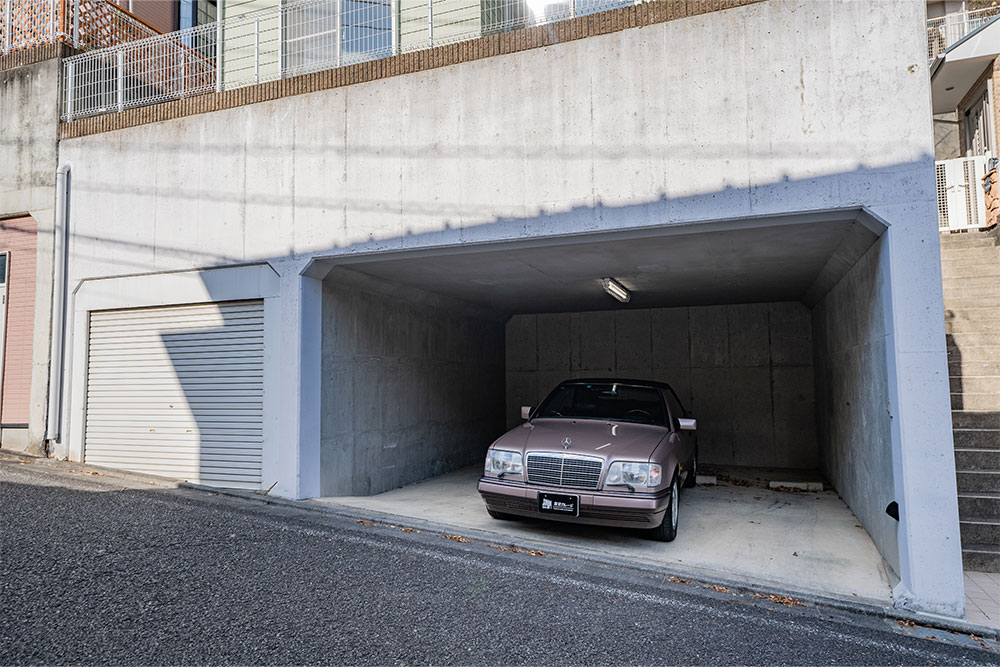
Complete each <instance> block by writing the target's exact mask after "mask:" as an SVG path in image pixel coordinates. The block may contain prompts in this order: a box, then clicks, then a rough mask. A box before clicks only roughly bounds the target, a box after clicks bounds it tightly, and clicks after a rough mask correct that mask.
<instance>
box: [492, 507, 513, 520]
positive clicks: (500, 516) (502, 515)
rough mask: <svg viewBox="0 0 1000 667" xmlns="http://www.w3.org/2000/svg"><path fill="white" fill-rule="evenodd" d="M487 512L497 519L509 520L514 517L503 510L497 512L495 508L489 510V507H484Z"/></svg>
mask: <svg viewBox="0 0 1000 667" xmlns="http://www.w3.org/2000/svg"><path fill="white" fill-rule="evenodd" d="M486 512H487V514H489V515H490V516H491V517H493V518H494V519H497V520H498V521H511V520H513V518H514V515H512V514H506V513H505V512H497V511H496V510H491V509H490V508H489V507H487V508H486Z"/></svg>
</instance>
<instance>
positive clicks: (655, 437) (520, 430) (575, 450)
mask: <svg viewBox="0 0 1000 667" xmlns="http://www.w3.org/2000/svg"><path fill="white" fill-rule="evenodd" d="M668 433H669V431H668V430H667V429H666V428H664V427H662V426H653V425H650V424H633V423H630V422H608V421H602V420H596V419H565V418H556V419H550V418H545V419H533V420H531V421H530V422H527V423H525V424H522V425H521V426H518V427H516V428H513V429H511V430H510V431H508V432H507V433H506V434H504V435H503V436H502V437H501V438H500V439H499V440H497V441H496V442H495V443H493V446H494V447H495V448H496V449H508V450H512V451H519V452H522V453H527V452H559V453H562V452H565V453H568V454H581V455H587V456H599V457H602V458H604V459H605V460H606V461H611V460H619V461H622V460H628V461H648V460H649V457H650V456H651V455H652V453H653V450H654V449H656V447H657V445H659V444H660V441H662V440H663V439H664V438H665V437H666V436H667V435H668ZM566 438H569V440H570V443H569V447H563V442H564V440H565V439H566Z"/></svg>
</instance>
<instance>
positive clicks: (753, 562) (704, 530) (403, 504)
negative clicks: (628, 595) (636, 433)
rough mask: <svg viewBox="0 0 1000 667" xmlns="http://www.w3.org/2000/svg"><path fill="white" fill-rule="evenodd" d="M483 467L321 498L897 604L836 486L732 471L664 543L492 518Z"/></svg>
mask: <svg viewBox="0 0 1000 667" xmlns="http://www.w3.org/2000/svg"><path fill="white" fill-rule="evenodd" d="M481 471H482V468H481V467H479V466H476V467H473V468H466V469H463V470H459V471H457V472H453V473H449V474H446V475H442V476H441V477H436V478H434V479H430V480H426V481H423V482H418V483H416V484H411V485H409V486H405V487H403V488H400V489H395V490H393V491H389V492H386V493H382V494H379V495H375V496H365V497H338V498H323V499H320V500H318V501H317V502H322V503H324V504H330V505H344V506H349V507H352V508H356V509H364V510H370V511H374V512H382V513H386V514H390V515H396V516H401V517H409V518H414V519H420V520H423V521H428V522H430V523H434V524H438V525H443V526H448V527H453V528H454V529H455V530H456V531H460V530H461V529H471V530H476V531H484V532H488V533H494V534H496V535H497V540H498V541H500V540H503V539H506V540H509V541H512V540H516V541H518V542H519V543H521V544H529V545H532V546H536V545H537V546H538V547H540V548H543V547H542V545H543V544H544V543H548V544H553V545H556V546H558V547H560V548H564V549H565V548H571V549H574V550H577V551H580V552H584V553H586V552H590V553H595V554H598V555H603V556H611V557H613V558H615V559H622V558H624V559H628V560H633V561H637V562H641V563H643V564H645V565H662V566H666V567H668V569H669V570H671V571H674V572H687V573H689V574H690V575H691V576H700V577H704V578H705V579H708V580H711V579H712V578H713V577H716V578H724V579H728V580H737V581H744V582H747V583H751V584H758V585H764V586H769V587H772V588H774V589H776V590H785V589H787V590H788V591H798V592H802V593H816V594H821V595H826V596H830V595H834V596H838V597H843V598H851V599H858V598H862V599H866V600H867V601H870V602H876V603H879V604H885V603H887V602H888V601H889V600H890V586H889V582H888V579H887V577H886V573H885V570H884V568H883V565H882V557H881V556H880V555H879V553H878V551H877V550H876V548H875V545H874V544H873V543H872V541H871V539H870V538H869V536H868V533H866V532H865V530H864V529H863V528H862V527H861V525H860V524H859V522H858V520H857V519H856V518H855V516H854V514H853V513H852V512H851V510H850V509H848V507H847V505H845V504H844V502H843V501H842V500H840V499H839V498H838V497H837V494H836V493H835V492H833V491H820V492H802V493H788V492H778V491H771V490H768V489H767V488H762V487H761V486H740V485H738V484H739V483H740V482H735V483H734V482H733V479H734V478H739V475H738V474H728V475H726V477H727V479H729V481H722V480H720V483H719V485H718V486H698V487H696V488H694V489H684V490H683V491H682V493H681V501H680V526H679V530H678V536H677V539H676V540H674V541H673V542H670V543H662V542H654V541H652V540H649V539H646V538H645V537H644V536H643V535H642V534H641V533H639V532H638V531H631V530H624V529H613V528H598V527H592V526H580V525H570V524H559V523H554V522H549V521H541V520H531V519H524V520H518V521H497V520H494V519H492V518H490V516H489V515H488V514H487V513H486V509H485V506H484V504H483V502H482V500H481V499H480V498H479V493H478V492H477V491H476V480H477V479H478V478H479V475H480V474H481ZM772 479H774V478H773V477H772ZM778 479H785V478H784V477H779V478H778ZM746 483H749V482H746ZM764 486H766V484H764Z"/></svg>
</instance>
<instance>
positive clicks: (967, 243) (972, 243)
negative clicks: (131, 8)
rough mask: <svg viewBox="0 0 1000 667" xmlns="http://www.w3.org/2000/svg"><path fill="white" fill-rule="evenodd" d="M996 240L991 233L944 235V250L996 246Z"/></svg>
mask: <svg viewBox="0 0 1000 667" xmlns="http://www.w3.org/2000/svg"><path fill="white" fill-rule="evenodd" d="M996 242H997V241H996V238H995V237H994V236H993V235H992V234H990V233H989V232H960V233H957V234H951V233H948V234H942V235H941V247H942V248H982V247H985V246H990V245H996Z"/></svg>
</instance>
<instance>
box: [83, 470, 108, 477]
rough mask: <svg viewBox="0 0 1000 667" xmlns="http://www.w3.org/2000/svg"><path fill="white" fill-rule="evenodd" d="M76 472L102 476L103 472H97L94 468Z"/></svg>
mask: <svg viewBox="0 0 1000 667" xmlns="http://www.w3.org/2000/svg"><path fill="white" fill-rule="evenodd" d="M78 472H81V473H83V474H84V475H96V476H97V477H104V473H103V472H97V471H96V470H79V471H78Z"/></svg>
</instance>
